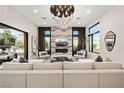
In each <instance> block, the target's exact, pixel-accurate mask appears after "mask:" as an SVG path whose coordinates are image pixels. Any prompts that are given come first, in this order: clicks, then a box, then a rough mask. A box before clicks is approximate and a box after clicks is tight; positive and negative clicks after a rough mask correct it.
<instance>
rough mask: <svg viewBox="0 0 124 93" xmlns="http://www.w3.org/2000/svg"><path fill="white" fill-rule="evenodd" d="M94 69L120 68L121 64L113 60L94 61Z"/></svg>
mask: <svg viewBox="0 0 124 93" xmlns="http://www.w3.org/2000/svg"><path fill="white" fill-rule="evenodd" d="M94 69H122V64H121V63H114V62H95V63H94Z"/></svg>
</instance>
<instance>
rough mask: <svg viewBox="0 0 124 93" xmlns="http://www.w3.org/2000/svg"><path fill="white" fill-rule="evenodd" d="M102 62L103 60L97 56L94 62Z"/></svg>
mask: <svg viewBox="0 0 124 93" xmlns="http://www.w3.org/2000/svg"><path fill="white" fill-rule="evenodd" d="M102 61H103V58H102V57H101V56H98V57H97V58H96V60H95V62H102Z"/></svg>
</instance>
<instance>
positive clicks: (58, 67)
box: [33, 63, 62, 70]
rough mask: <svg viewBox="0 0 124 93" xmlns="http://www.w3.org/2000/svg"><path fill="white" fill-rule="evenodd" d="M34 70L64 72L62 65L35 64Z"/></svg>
mask: <svg viewBox="0 0 124 93" xmlns="http://www.w3.org/2000/svg"><path fill="white" fill-rule="evenodd" d="M33 69H34V70H62V63H34V64H33Z"/></svg>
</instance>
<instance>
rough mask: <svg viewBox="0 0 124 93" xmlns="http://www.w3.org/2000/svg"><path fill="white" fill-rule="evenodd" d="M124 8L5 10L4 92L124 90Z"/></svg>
mask: <svg viewBox="0 0 124 93" xmlns="http://www.w3.org/2000/svg"><path fill="white" fill-rule="evenodd" d="M123 36H124V5H73V4H68V5H66V4H65V5H63V4H60V5H59V4H58V5H56V4H55V5H52V4H51V5H0V88H124V56H123V55H124V49H123V48H124V43H123V40H124V37H123Z"/></svg>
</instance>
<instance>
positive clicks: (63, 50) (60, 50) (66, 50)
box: [56, 49, 68, 53]
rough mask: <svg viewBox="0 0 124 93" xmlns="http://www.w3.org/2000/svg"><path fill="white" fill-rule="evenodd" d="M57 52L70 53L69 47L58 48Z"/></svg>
mask: <svg viewBox="0 0 124 93" xmlns="http://www.w3.org/2000/svg"><path fill="white" fill-rule="evenodd" d="M56 53H68V49H56Z"/></svg>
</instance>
